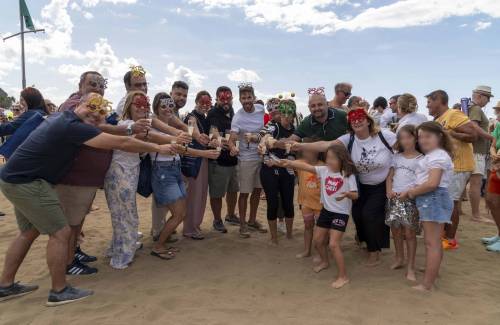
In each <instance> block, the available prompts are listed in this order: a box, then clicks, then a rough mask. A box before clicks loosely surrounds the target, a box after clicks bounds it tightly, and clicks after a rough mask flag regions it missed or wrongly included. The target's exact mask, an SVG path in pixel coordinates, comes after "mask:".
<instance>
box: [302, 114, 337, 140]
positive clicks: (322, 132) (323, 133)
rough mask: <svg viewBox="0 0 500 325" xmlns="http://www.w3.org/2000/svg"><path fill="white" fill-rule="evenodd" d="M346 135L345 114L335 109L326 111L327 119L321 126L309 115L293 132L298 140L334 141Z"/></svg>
mask: <svg viewBox="0 0 500 325" xmlns="http://www.w3.org/2000/svg"><path fill="white" fill-rule="evenodd" d="M346 133H347V113H346V112H344V111H341V110H339V109H336V108H329V109H328V118H327V120H326V122H325V123H323V124H321V123H319V122H318V121H316V120H315V119H314V118H313V117H312V116H311V115H309V116H307V117H306V118H305V119H304V120H303V121H302V123H300V125H299V127H298V128H297V129H296V130H295V133H294V134H295V135H296V136H298V137H299V138H301V139H303V138H318V139H321V140H323V141H332V140H336V139H337V138H338V137H340V136H342V135H344V134H346Z"/></svg>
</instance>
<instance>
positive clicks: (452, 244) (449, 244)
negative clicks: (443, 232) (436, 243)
mask: <svg viewBox="0 0 500 325" xmlns="http://www.w3.org/2000/svg"><path fill="white" fill-rule="evenodd" d="M442 245H443V249H444V250H454V249H457V248H458V242H457V240H456V239H443V240H442Z"/></svg>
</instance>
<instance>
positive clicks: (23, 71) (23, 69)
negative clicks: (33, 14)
mask: <svg viewBox="0 0 500 325" xmlns="http://www.w3.org/2000/svg"><path fill="white" fill-rule="evenodd" d="M19 21H20V23H21V69H22V75H23V77H22V78H23V89H24V88H26V70H25V69H26V68H25V62H24V21H23V14H22V11H21V1H19Z"/></svg>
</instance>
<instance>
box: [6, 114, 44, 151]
mask: <svg viewBox="0 0 500 325" xmlns="http://www.w3.org/2000/svg"><path fill="white" fill-rule="evenodd" d="M43 121H45V117H44V116H43V115H42V114H40V113H39V112H35V114H34V115H33V116H31V117H30V118H29V119H27V120H26V121H25V122H24V123H23V124H22V125H21V126H20V127H18V128H17V130H16V131H15V132H14V133H13V134H12V135H11V136H10V137H9V138H8V139H7V141H5V143H4V144H3V145H2V146H1V147H0V155H2V156H4V157H5V159H9V158H10V157H11V156H12V155H13V154H14V152H15V151H16V149H17V148H18V147H19V146H20V145H21V144H22V143H23V142H24V140H26V138H28V136H29V135H30V134H31V132H33V131H34V130H35V129H36V128H37V127H38V126H39V125H40V124H42V122H43Z"/></svg>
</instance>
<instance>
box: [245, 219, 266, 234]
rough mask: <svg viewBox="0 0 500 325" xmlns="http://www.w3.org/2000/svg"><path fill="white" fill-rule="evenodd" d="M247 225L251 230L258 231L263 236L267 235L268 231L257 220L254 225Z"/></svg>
mask: <svg viewBox="0 0 500 325" xmlns="http://www.w3.org/2000/svg"><path fill="white" fill-rule="evenodd" d="M247 225H248V228H249V229H250V230H256V231H258V232H260V233H262V234H265V233H267V229H266V228H264V226H262V224H261V223H260V222H258V221H257V220H255V221H254V222H253V223H248V224H247Z"/></svg>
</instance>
